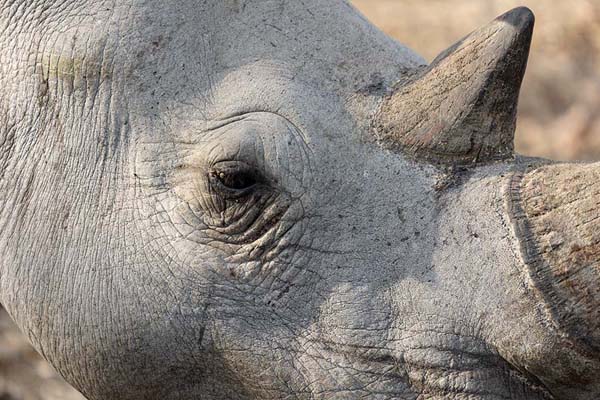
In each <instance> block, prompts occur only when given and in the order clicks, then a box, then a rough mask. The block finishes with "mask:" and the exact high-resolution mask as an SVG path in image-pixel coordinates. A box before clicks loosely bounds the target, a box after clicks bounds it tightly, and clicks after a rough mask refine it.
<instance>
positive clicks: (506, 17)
mask: <svg viewBox="0 0 600 400" xmlns="http://www.w3.org/2000/svg"><path fill="white" fill-rule="evenodd" d="M496 21H501V22H505V23H508V24H510V25H512V26H514V27H515V28H517V29H518V30H519V31H521V32H522V31H526V30H529V31H533V25H534V24H535V15H534V14H533V11H531V9H530V8H528V7H517V8H513V9H512V10H510V11H508V12H506V13H504V14H502V15H501V16H499V17H498V18H496Z"/></svg>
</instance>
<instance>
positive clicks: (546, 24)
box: [0, 0, 600, 400]
mask: <svg viewBox="0 0 600 400" xmlns="http://www.w3.org/2000/svg"><path fill="white" fill-rule="evenodd" d="M351 2H352V3H353V4H354V5H355V6H356V7H357V8H358V9H359V10H360V11H362V13H363V14H365V15H366V16H367V18H368V19H370V20H371V21H373V22H374V23H375V24H376V25H377V26H379V27H380V28H381V29H382V30H383V31H385V32H386V33H388V34H389V35H391V36H393V37H394V38H396V39H397V40H398V41H400V42H401V43H404V44H406V45H407V46H409V47H411V48H412V49H413V50H415V51H417V52H418V53H420V54H421V55H423V56H424V57H425V58H426V59H427V60H428V61H431V60H432V59H433V58H434V57H435V56H436V55H437V54H438V53H439V52H441V51H442V50H444V49H445V48H446V47H448V46H450V45H451V44H453V43H454V42H455V41H457V40H459V39H460V38H462V37H463V36H465V35H466V34H468V33H469V32H470V31H472V30H474V29H476V28H478V27H480V26H482V25H484V24H485V23H487V22H489V21H490V20H492V19H494V18H495V17H496V16H498V15H500V14H502V13H504V12H505V11H507V10H509V9H510V8H513V7H517V6H520V5H526V6H528V7H529V8H531V9H532V10H533V11H534V13H535V14H536V18H537V20H536V29H535V34H534V39H533V45H532V51H531V57H530V59H529V67H528V70H527V74H526V76H525V81H524V85H523V89H522V92H521V93H522V95H521V100H520V107H519V114H520V115H519V120H518V127H517V137H516V143H517V151H518V152H520V153H522V154H527V155H535V156H541V157H549V158H554V159H559V160H593V159H596V160H599V159H600V0H569V1H551V0H522V1H517V0H353V1H351ZM59 399H64V400H81V399H82V397H81V396H80V395H79V394H78V393H77V392H75V391H74V390H73V389H71V388H70V387H69V386H68V385H67V384H66V383H64V382H62V380H61V379H60V378H58V377H57V376H56V374H55V373H54V372H53V370H52V368H50V367H49V366H48V365H47V364H46V363H45V362H43V361H42V360H41V359H40V358H39V357H38V356H37V354H36V353H35V351H33V350H32V349H31V348H30V347H29V345H28V344H27V342H26V341H25V340H24V339H23V337H22V336H21V334H20V333H19V332H18V331H17V329H16V328H15V327H14V325H13V324H12V322H11V321H10V319H9V318H8V317H7V316H6V314H5V313H4V312H3V311H1V310H0V400H59Z"/></svg>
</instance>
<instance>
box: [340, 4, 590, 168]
mask: <svg viewBox="0 0 600 400" xmlns="http://www.w3.org/2000/svg"><path fill="white" fill-rule="evenodd" d="M351 2H352V3H353V4H354V5H355V6H356V7H357V8H358V9H359V10H360V11H361V12H362V13H363V14H365V15H366V16H367V18H368V19H370V20H371V21H373V22H374V23H375V24H376V25H377V26H379V27H380V28H381V29H382V30H383V31H385V32H386V33H388V34H389V35H391V36H393V37H394V38H396V39H397V40H398V41H400V42H401V43H404V44H406V45H407V46H409V47H410V48H412V49H413V50H415V51H417V52H418V53H419V54H421V55H422V56H424V57H425V58H426V59H427V60H429V61H431V60H432V59H433V58H434V57H435V56H436V55H437V54H438V53H439V52H441V51H442V50H444V49H445V48H446V47H448V46H450V45H451V44H452V43H454V42H455V41H457V40H459V39H460V38H462V37H463V36H465V35H466V34H468V33H469V32H470V31H472V30H474V29H476V28H478V27H480V26H482V25H484V24H486V23H487V22H489V21H490V20H492V19H494V18H495V17H496V16H498V15H500V14H502V13H504V12H505V11H507V10H509V9H511V8H513V7H518V6H523V5H524V6H528V7H529V8H531V9H532V10H533V12H534V13H535V15H536V27H535V33H534V39H533V44H532V48H531V57H530V59H529V66H528V70H527V74H526V76H525V81H524V84H523V89H522V91H521V100H520V106H519V120H518V128H517V137H516V144H517V151H518V152H520V153H522V154H527V155H536V156H543V157H549V158H554V159H560V160H574V159H585V160H600V0H570V1H550V0H521V1H519V0H353V1H351Z"/></svg>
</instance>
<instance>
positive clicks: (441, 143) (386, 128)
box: [375, 7, 534, 164]
mask: <svg viewBox="0 0 600 400" xmlns="http://www.w3.org/2000/svg"><path fill="white" fill-rule="evenodd" d="M533 24H534V16H533V13H532V12H531V11H530V10H529V9H527V8H524V7H522V8H516V9H513V10H511V11H509V12H507V13H506V14H504V15H502V16H500V17H499V18H497V19H496V20H494V21H493V22H491V23H490V24H489V25H487V26H486V27H484V28H483V29H480V30H478V31H475V32H473V33H472V34H470V35H469V36H467V37H466V38H465V39H463V40H461V41H460V42H458V43H456V44H455V45H454V46H452V47H450V48H449V49H448V50H446V51H444V52H443V53H442V54H440V55H439V56H438V57H437V58H436V59H435V60H434V61H433V63H432V64H431V65H430V66H429V67H427V68H426V69H424V70H423V71H422V72H420V73H418V74H416V76H415V77H414V78H412V79H411V80H410V81H409V82H408V83H404V84H403V85H402V86H400V87H398V88H396V89H395V91H394V92H393V93H392V94H391V95H390V96H389V97H388V98H386V99H385V100H384V102H383V104H382V106H381V108H380V111H379V114H378V116H377V117H376V123H375V129H376V133H377V135H378V138H379V139H380V141H381V142H382V143H383V144H384V145H385V146H386V147H388V148H391V149H395V150H402V151H404V152H407V153H409V154H411V155H414V156H416V157H418V158H424V159H426V160H428V161H430V162H435V163H445V164H470V163H485V162H490V161H495V160H503V159H508V158H511V157H512V156H513V150H514V144H513V140H514V131H515V125H516V110H517V101H518V97H519V90H520V87H521V82H522V80H523V75H524V73H525V68H526V65H527V58H528V55H529V47H530V43H531V38H532V34H533Z"/></svg>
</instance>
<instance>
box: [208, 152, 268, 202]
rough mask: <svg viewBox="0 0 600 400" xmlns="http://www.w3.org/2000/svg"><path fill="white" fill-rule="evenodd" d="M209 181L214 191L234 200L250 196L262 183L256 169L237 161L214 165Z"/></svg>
mask: <svg viewBox="0 0 600 400" xmlns="http://www.w3.org/2000/svg"><path fill="white" fill-rule="evenodd" d="M209 179H210V183H211V186H212V188H213V190H215V191H217V192H219V193H221V194H222V195H224V196H225V197H233V198H236V197H241V196H244V195H246V194H249V193H250V192H252V191H253V190H254V189H255V188H256V186H257V185H258V184H259V183H260V181H261V179H260V175H259V174H258V172H257V171H256V169H255V168H252V167H251V166H249V165H248V164H246V163H242V162H236V161H225V162H221V163H218V164H216V165H214V166H213V168H212V170H211V171H210V172H209Z"/></svg>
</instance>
